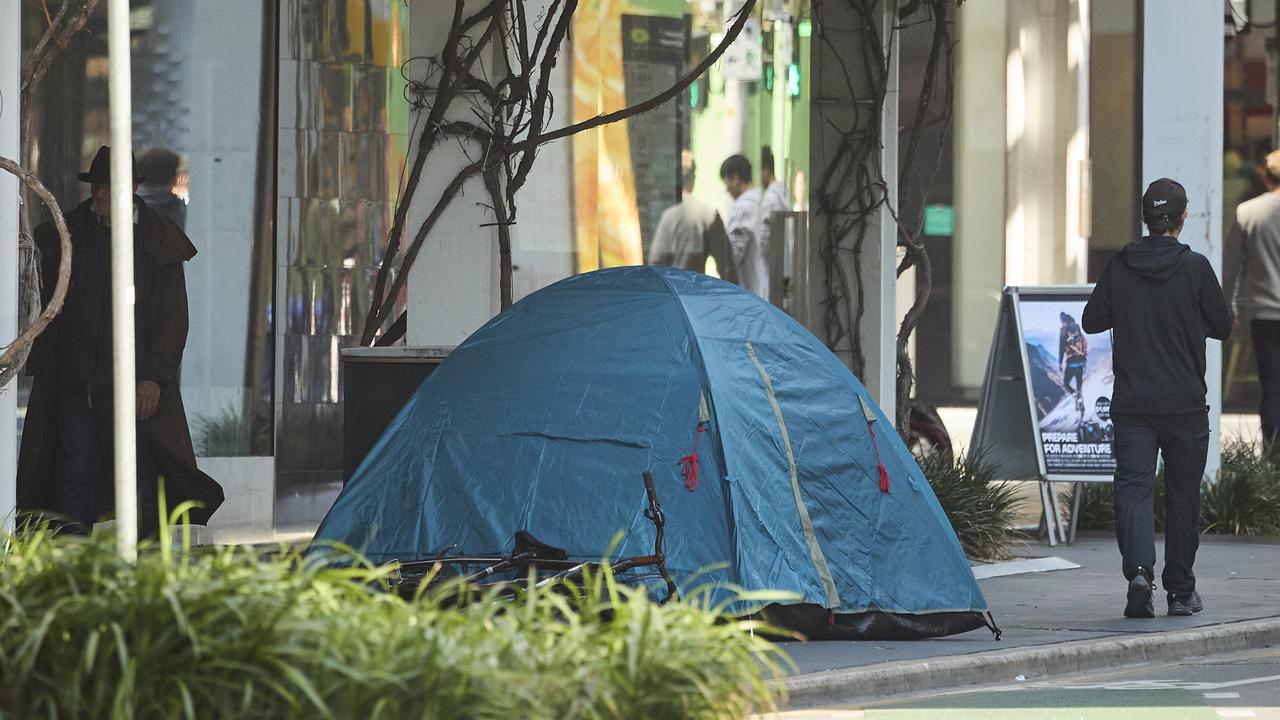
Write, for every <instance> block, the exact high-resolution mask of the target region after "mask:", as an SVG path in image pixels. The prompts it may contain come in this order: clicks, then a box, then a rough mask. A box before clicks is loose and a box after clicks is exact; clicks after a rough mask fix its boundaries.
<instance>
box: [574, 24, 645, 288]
mask: <svg viewBox="0 0 1280 720" xmlns="http://www.w3.org/2000/svg"><path fill="white" fill-rule="evenodd" d="M628 9H629V8H628V3H627V2H626V1H625V0H593V1H592V2H586V3H583V4H582V5H580V6H579V8H578V12H577V13H576V14H575V15H574V18H573V120H574V122H579V121H582V120H586V119H588V118H591V117H594V116H596V115H599V114H600V113H602V112H610V111H613V110H617V109H619V108H622V107H625V106H626V97H625V90H626V88H625V86H624V84H623V80H622V77H623V74H622V43H621V41H620V35H621V32H622V15H623V13H624V12H626V11H628ZM573 178H574V182H573V184H574V200H575V203H574V204H575V215H576V222H577V252H578V256H577V270H578V272H586V271H588V270H596V269H598V268H601V267H614V266H618V265H638V264H640V263H642V262H644V258H643V256H642V249H641V242H640V213H639V210H638V209H637V204H636V185H635V179H634V177H633V175H632V169H631V142H630V138H629V136H628V134H627V123H626V122H625V121H623V122H618V123H611V124H609V125H605V126H603V127H600V128H596V129H594V130H590V131H587V132H584V133H579V134H577V135H575V136H574V138H573Z"/></svg>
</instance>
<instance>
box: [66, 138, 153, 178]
mask: <svg viewBox="0 0 1280 720" xmlns="http://www.w3.org/2000/svg"><path fill="white" fill-rule="evenodd" d="M129 156H130V159H132V161H133V181H134V182H135V183H142V182H145V181H146V178H141V177H138V157H137V156H136V155H134V154H133V153H129ZM76 179H77V180H79V181H80V182H86V183H92V184H94V185H110V184H111V147H110V146H108V145H103V146H102V147H100V148H98V154H97V155H94V156H93V162H91V163H89V172H82V173H80V174H79V175H76Z"/></svg>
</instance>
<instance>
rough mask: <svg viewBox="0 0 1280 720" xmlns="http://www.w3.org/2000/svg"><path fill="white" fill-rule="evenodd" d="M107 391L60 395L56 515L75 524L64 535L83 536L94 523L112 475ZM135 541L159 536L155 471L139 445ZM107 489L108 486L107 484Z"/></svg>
mask: <svg viewBox="0 0 1280 720" xmlns="http://www.w3.org/2000/svg"><path fill="white" fill-rule="evenodd" d="M112 412H113V411H112V396H111V391H107V392H95V393H92V394H89V393H86V392H83V391H81V392H61V393H59V394H58V434H59V440H60V441H61V446H62V450H61V452H62V454H61V461H62V478H61V482H60V483H59V485H58V488H57V490H56V495H55V497H56V498H57V500H56V504H57V507H55V508H54V510H56V511H57V512H58V513H59V514H61V515H63V516H65V518H66V519H68V520H73V521H75V523H76V524H75V525H70V526H68V527H66V528H65V530H67V531H70V532H87V531H88V530H89V529H90V528H92V527H93V523H94V521H96V520H97V519H98V518H97V509H98V500H99V498H98V488H99V487H100V483H101V480H102V478H104V477H111V476H112V473H113V472H114V462H115V459H114V458H115V452H114V445H113V442H114V428H115V417H114V415H113V414H112ZM137 464H138V481H137V482H138V485H137V487H138V539H140V540H141V539H144V538H148V537H152V536H154V535H156V534H157V533H158V532H159V530H160V511H159V507H158V506H159V502H158V500H157V495H158V492H157V481H158V479H159V476H158V470H157V468H156V465H155V463H154V462H153V460H152V457H151V452H150V449H149V448H148V447H147V444H146V443H145V442H143V441H142V440H141V438H139V441H138V455H137ZM106 484H107V485H110V483H106Z"/></svg>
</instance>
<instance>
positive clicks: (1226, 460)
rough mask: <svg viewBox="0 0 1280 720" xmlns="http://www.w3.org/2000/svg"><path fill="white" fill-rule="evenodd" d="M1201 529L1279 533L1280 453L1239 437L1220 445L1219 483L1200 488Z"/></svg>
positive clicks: (1208, 530) (1228, 532)
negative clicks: (1239, 439) (1264, 448)
mask: <svg viewBox="0 0 1280 720" xmlns="http://www.w3.org/2000/svg"><path fill="white" fill-rule="evenodd" d="M1200 530H1201V532H1205V533H1214V534H1220V535H1273V534H1276V533H1277V532H1280V453H1277V452H1276V451H1275V450H1274V449H1272V450H1271V451H1270V452H1265V451H1264V450H1263V449H1262V448H1260V447H1259V446H1258V445H1254V444H1253V443H1246V442H1241V441H1238V440H1236V441H1232V442H1229V443H1226V444H1225V445H1223V447H1222V466H1221V469H1219V470H1218V482H1216V483H1212V484H1211V483H1205V484H1204V487H1203V488H1202V489H1201V494H1200Z"/></svg>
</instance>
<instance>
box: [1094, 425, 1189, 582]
mask: <svg viewBox="0 0 1280 720" xmlns="http://www.w3.org/2000/svg"><path fill="white" fill-rule="evenodd" d="M1112 417H1113V418H1114V419H1115V428H1116V440H1115V451H1116V475H1115V507H1116V541H1117V543H1119V545H1120V557H1121V562H1122V568H1123V570H1124V576H1125V578H1126V579H1129V580H1132V579H1133V577H1134V576H1135V575H1137V573H1138V568H1139V567H1141V568H1143V569H1144V570H1145V571H1146V573H1154V572H1155V564H1156V541H1155V512H1154V509H1153V506H1152V503H1153V499H1154V493H1155V484H1156V452H1157V451H1159V452H1161V453H1163V455H1164V488H1165V511H1164V515H1165V536H1164V573H1163V574H1162V576H1161V581H1162V582H1163V584H1164V589H1165V590H1167V591H1169V592H1171V593H1187V592H1191V591H1192V590H1195V589H1196V576H1195V573H1194V572H1192V569H1191V566H1192V565H1194V564H1195V561H1196V550H1197V549H1199V547H1200V480H1201V479H1202V478H1203V477H1204V465H1205V460H1206V458H1207V457H1208V454H1209V416H1208V412H1207V411H1202V412H1194V413H1185V414H1181V415H1121V414H1113V415H1112ZM1149 577H1150V575H1149ZM1151 579H1154V578H1151Z"/></svg>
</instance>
